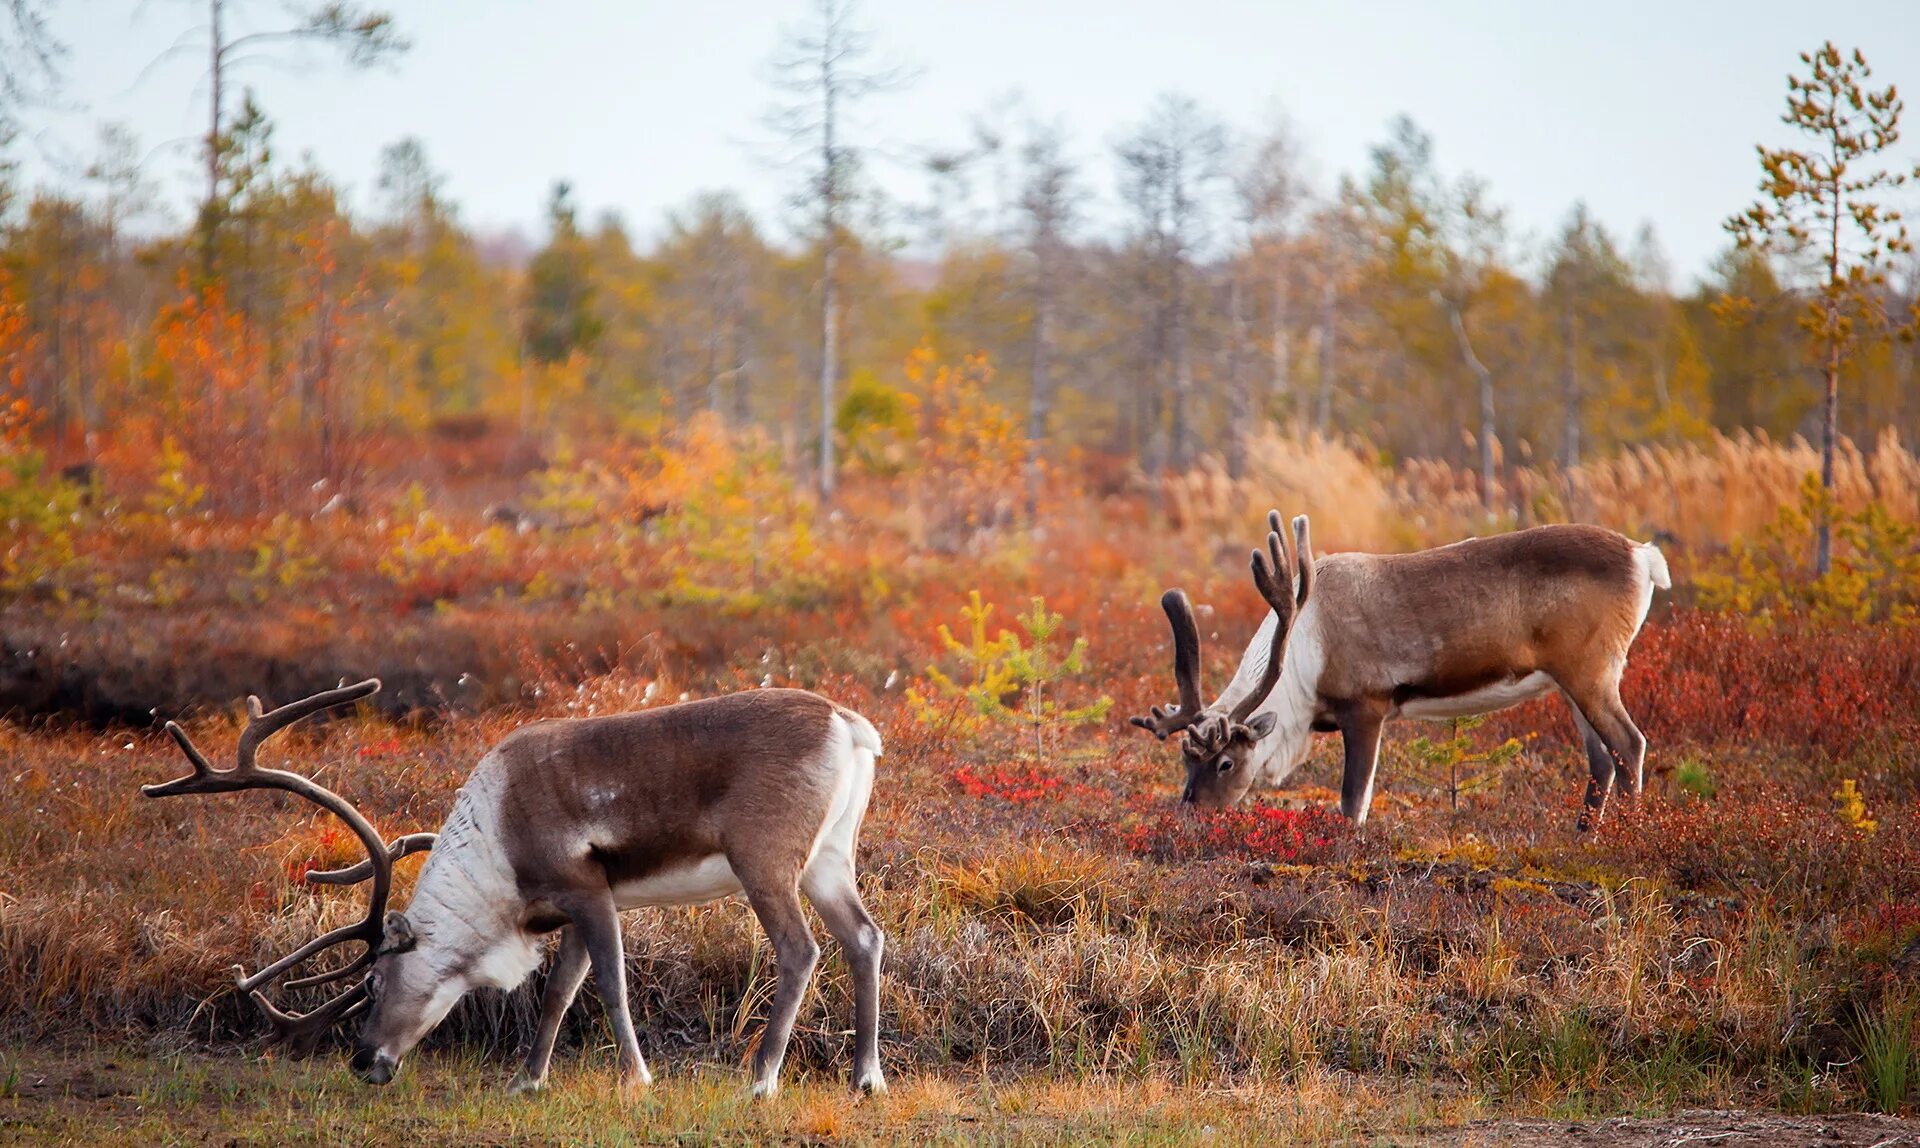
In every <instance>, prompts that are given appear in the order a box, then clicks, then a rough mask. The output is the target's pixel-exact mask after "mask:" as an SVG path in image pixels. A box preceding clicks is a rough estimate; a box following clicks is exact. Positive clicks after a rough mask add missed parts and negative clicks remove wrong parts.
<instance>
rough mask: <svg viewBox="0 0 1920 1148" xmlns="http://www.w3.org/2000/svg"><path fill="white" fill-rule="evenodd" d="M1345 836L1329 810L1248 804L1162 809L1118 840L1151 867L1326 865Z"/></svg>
mask: <svg viewBox="0 0 1920 1148" xmlns="http://www.w3.org/2000/svg"><path fill="white" fill-rule="evenodd" d="M1349 833H1350V830H1349V828H1348V826H1347V823H1346V822H1345V821H1344V820H1342V819H1341V818H1340V817H1339V816H1337V815H1336V814H1334V813H1332V812H1331V811H1329V810H1325V809H1283V808H1281V807H1279V806H1275V805H1267V804H1264V803H1262V802H1250V803H1248V804H1246V805H1242V806H1239V807H1237V808H1234V809H1221V810H1193V809H1180V808H1168V807H1165V806H1162V807H1160V808H1158V809H1156V810H1154V811H1152V812H1149V813H1148V814H1147V815H1146V817H1145V819H1143V820H1142V821H1140V822H1138V823H1136V824H1135V825H1133V826H1132V827H1131V828H1127V829H1124V830H1122V831H1121V834H1120V836H1121V841H1122V843H1123V844H1124V845H1125V846H1126V848H1127V851H1128V852H1130V853H1132V854H1134V855H1135V856H1138V857H1146V858H1149V859H1151V860H1155V861H1199V860H1205V859H1209V858H1214V857H1240V858H1245V859H1247V860H1250V861H1269V862H1274V863H1277V864H1293V863H1303V862H1313V861H1324V860H1326V859H1327V858H1329V857H1330V856H1331V855H1332V853H1333V850H1334V847H1335V845H1336V844H1337V843H1338V842H1339V841H1340V840H1341V839H1343V838H1345V837H1347V836H1348V835H1349Z"/></svg>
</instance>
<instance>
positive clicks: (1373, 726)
mask: <svg viewBox="0 0 1920 1148" xmlns="http://www.w3.org/2000/svg"><path fill="white" fill-rule="evenodd" d="M1334 721H1335V722H1337V723H1338V724H1339V726H1340V742H1341V745H1342V746H1344V747H1345V749H1346V755H1347V761H1346V768H1345V770H1344V771H1343V772H1342V774H1341V778H1340V812H1341V813H1343V814H1345V815H1346V817H1347V820H1349V821H1351V822H1353V824H1354V825H1355V826H1356V827H1358V826H1361V825H1365V824H1366V823H1367V810H1368V809H1369V808H1371V807H1372V805H1373V776H1374V773H1375V772H1376V771H1377V770H1378V769H1379V768H1380V733H1381V729H1382V727H1384V726H1385V725H1386V722H1387V715H1386V711H1385V710H1384V709H1383V708H1381V707H1380V706H1377V705H1371V704H1368V703H1365V702H1355V703H1349V704H1347V705H1343V706H1341V707H1340V709H1339V711H1338V712H1336V713H1335V714H1334Z"/></svg>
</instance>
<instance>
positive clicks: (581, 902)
mask: <svg viewBox="0 0 1920 1148" xmlns="http://www.w3.org/2000/svg"><path fill="white" fill-rule="evenodd" d="M556 907H557V908H559V909H560V911H561V912H563V913H565V914H566V915H567V918H568V919H569V920H571V921H572V922H573V924H572V925H570V926H569V929H571V930H573V931H577V932H578V933H579V934H580V940H581V943H582V945H583V946H584V947H585V949H586V950H587V956H588V957H589V958H590V959H591V960H592V962H593V983H594V986H595V987H596V988H598V989H599V990H600V1002H601V1003H602V1004H604V1005H605V1006H606V1009H607V1019H609V1020H611V1021H612V1022H613V1039H614V1041H615V1043H617V1044H618V1045H619V1046H620V1086H621V1087H622V1088H623V1089H626V1090H628V1091H632V1090H635V1089H639V1088H645V1087H647V1086H648V1085H650V1084H652V1083H653V1074H652V1073H650V1072H648V1071H647V1062H646V1060H645V1058H643V1057H642V1056H641V1055H640V1040H639V1038H638V1037H636V1036H634V1034H633V1014H632V1013H631V1012H630V1011H629V1010H628V1006H627V955H626V951H625V949H624V948H623V947H622V945H621V943H620V913H619V911H618V910H616V909H615V908H614V906H613V893H612V891H611V890H607V889H602V890H600V892H599V894H598V895H597V896H594V895H583V896H582V897H581V898H579V899H578V900H571V901H569V902H566V903H558V904H556ZM543 1019H544V1018H543Z"/></svg>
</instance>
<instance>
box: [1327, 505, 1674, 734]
mask: <svg viewBox="0 0 1920 1148" xmlns="http://www.w3.org/2000/svg"><path fill="white" fill-rule="evenodd" d="M1633 549H1634V543H1633V542H1632V541H1631V540H1630V539H1628V538H1626V537H1624V536H1623V535H1620V534H1617V533H1615V532H1613V531H1611V530H1606V529H1603V528H1601V527H1598V526H1584V525H1568V526H1540V527H1535V528H1533V529H1531V530H1523V531H1518V532H1516V533H1513V534H1500V535H1495V536H1493V537H1491V538H1472V539H1468V540H1467V541H1465V542H1456V543H1454V544H1453V545H1451V546H1442V547H1438V548H1436V549H1433V550H1421V551H1416V552H1414V553H1412V554H1339V555H1334V556H1331V557H1328V558H1325V559H1322V560H1321V561H1320V562H1319V563H1318V564H1317V566H1316V569H1315V574H1316V577H1317V578H1318V581H1319V586H1318V589H1317V591H1316V594H1315V598H1314V600H1315V601H1316V602H1317V603H1318V605H1319V618H1320V627H1321V631H1320V632H1321V633H1322V634H1323V635H1324V636H1325V639H1326V641H1327V644H1328V647H1329V649H1328V651H1327V659H1326V668H1325V670H1324V671H1323V672H1322V674H1321V676H1320V682H1319V692H1320V694H1321V696H1322V697H1323V698H1325V699H1327V700H1328V702H1329V703H1334V702H1361V701H1382V702H1388V703H1393V702H1402V701H1405V700H1407V699H1409V698H1413V697H1431V698H1444V697H1452V696H1456V695H1459V694H1463V693H1469V692H1471V691H1473V690H1477V689H1480V688H1482V687H1485V686H1488V685H1492V684H1495V683H1498V682H1502V681H1508V680H1512V679H1516V678H1521V677H1524V676H1526V675H1527V674H1530V673H1533V672H1535V671H1541V672H1544V673H1546V674H1548V675H1550V676H1552V677H1553V678H1554V679H1555V680H1557V681H1567V680H1576V679H1581V678H1585V677H1591V676H1594V675H1595V674H1597V673H1599V672H1601V671H1602V670H1603V669H1604V668H1605V667H1604V665H1603V663H1604V662H1605V661H1606V660H1607V659H1610V658H1612V657H1614V656H1615V655H1617V654H1620V653H1624V651H1625V647H1626V642H1627V640H1628V639H1629V638H1630V637H1631V635H1632V634H1633V631H1634V628H1635V626H1636V625H1637V622H1638V619H1637V618H1636V617H1635V615H1634V597H1633V592H1634V590H1635V588H1636V587H1637V585H1638V578H1639V573H1638V568H1637V566H1636V564H1635V559H1634V554H1633Z"/></svg>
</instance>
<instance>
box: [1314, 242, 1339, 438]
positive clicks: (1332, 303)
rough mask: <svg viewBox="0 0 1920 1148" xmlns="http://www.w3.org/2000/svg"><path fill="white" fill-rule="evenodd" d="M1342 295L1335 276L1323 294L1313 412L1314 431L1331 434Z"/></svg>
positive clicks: (1321, 292) (1330, 279) (1322, 290)
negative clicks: (1317, 400)
mask: <svg viewBox="0 0 1920 1148" xmlns="http://www.w3.org/2000/svg"><path fill="white" fill-rule="evenodd" d="M1339 304H1340V293H1339V289H1338V288H1337V287H1336V286H1335V285H1334V282H1333V276H1331V275H1329V276H1327V281H1326V283H1325V285H1324V286H1322V288H1321V291H1320V403H1319V408H1318V409H1317V410H1316V411H1315V412H1314V417H1313V427H1314V429H1315V430H1317V431H1319V432H1320V433H1321V434H1323V435H1324V434H1328V433H1330V432H1331V430H1332V427H1333V370H1334V360H1335V358H1336V349H1337V347H1338V345H1339V342H1340V312H1339Z"/></svg>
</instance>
